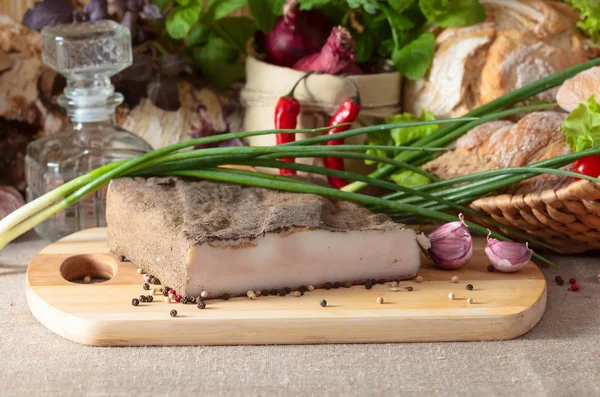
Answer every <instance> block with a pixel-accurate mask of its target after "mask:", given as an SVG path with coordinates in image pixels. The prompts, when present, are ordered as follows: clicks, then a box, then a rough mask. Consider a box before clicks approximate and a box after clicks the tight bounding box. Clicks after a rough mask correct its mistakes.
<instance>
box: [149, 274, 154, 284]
mask: <svg viewBox="0 0 600 397" xmlns="http://www.w3.org/2000/svg"><path fill="white" fill-rule="evenodd" d="M148 284H156V283H155V282H154V276H150V277H148Z"/></svg>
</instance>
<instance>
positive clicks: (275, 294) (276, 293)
mask: <svg viewBox="0 0 600 397" xmlns="http://www.w3.org/2000/svg"><path fill="white" fill-rule="evenodd" d="M271 295H273V296H277V295H279V291H277V290H276V289H275V288H273V289H272V290H271Z"/></svg>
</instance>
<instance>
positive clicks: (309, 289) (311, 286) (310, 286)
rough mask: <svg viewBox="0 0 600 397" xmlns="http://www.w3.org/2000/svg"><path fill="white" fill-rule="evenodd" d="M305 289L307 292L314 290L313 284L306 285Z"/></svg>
mask: <svg viewBox="0 0 600 397" xmlns="http://www.w3.org/2000/svg"><path fill="white" fill-rule="evenodd" d="M306 289H307V290H308V292H312V291H314V290H315V287H314V286H313V285H309V286H308V287H306Z"/></svg>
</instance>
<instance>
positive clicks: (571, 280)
mask: <svg viewBox="0 0 600 397" xmlns="http://www.w3.org/2000/svg"><path fill="white" fill-rule="evenodd" d="M575 283H577V280H575V277H571V278H570V279H569V284H575Z"/></svg>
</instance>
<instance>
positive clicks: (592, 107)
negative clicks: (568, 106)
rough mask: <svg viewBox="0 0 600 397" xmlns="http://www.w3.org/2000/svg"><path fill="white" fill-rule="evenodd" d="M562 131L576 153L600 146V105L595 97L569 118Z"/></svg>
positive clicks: (579, 107)
mask: <svg viewBox="0 0 600 397" xmlns="http://www.w3.org/2000/svg"><path fill="white" fill-rule="evenodd" d="M562 130H563V134H565V136H566V137H567V144H568V145H569V147H570V148H571V150H573V151H574V152H581V151H583V150H586V149H589V148H591V147H592V146H595V145H600V104H598V102H596V98H594V96H593V95H592V96H591V97H590V98H589V99H588V100H587V101H584V102H581V103H580V104H579V106H577V108H575V110H573V111H572V112H571V114H569V116H567V118H566V119H565V121H564V123H563V126H562Z"/></svg>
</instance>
